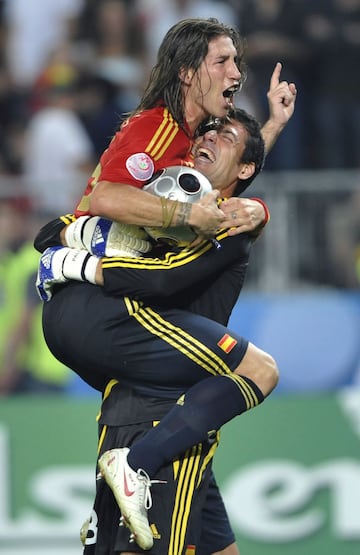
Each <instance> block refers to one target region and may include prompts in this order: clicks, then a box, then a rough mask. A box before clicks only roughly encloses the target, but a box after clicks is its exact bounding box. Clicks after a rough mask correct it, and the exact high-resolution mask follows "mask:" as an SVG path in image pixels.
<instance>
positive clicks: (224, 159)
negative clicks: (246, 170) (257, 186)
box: [194, 120, 248, 196]
mask: <svg viewBox="0 0 360 555" xmlns="http://www.w3.org/2000/svg"><path fill="white" fill-rule="evenodd" d="M247 136H248V134H247V131H246V129H245V128H244V127H243V126H242V124H241V123H239V122H238V121H234V120H232V121H231V122H229V123H226V124H224V125H222V126H220V127H219V128H218V129H212V130H210V131H207V132H205V134H204V135H202V136H201V137H199V138H198V139H197V140H196V144H195V147H194V156H195V168H196V169H197V170H199V171H201V172H202V173H203V174H204V175H206V177H207V178H208V179H209V180H210V181H211V184H212V186H213V188H214V189H219V190H220V191H221V193H222V194H223V195H224V196H231V194H232V192H233V189H234V188H235V186H236V183H237V179H238V177H239V176H240V172H241V169H242V167H243V164H242V162H241V157H242V155H243V152H244V149H245V143H246V140H247Z"/></svg>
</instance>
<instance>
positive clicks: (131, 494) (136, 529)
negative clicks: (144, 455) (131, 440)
mask: <svg viewBox="0 0 360 555" xmlns="http://www.w3.org/2000/svg"><path fill="white" fill-rule="evenodd" d="M128 452H129V449H128V448H127V447H126V448H122V449H110V451H106V452H105V453H104V454H103V455H102V456H101V457H100V459H99V469H100V473H101V475H102V476H103V477H104V478H105V480H106V483H107V484H108V486H109V487H110V489H111V490H112V492H113V494H114V496H115V499H116V501H117V504H118V505H119V508H120V511H121V515H122V519H121V521H120V522H121V523H125V525H126V526H127V527H128V528H129V529H130V532H131V539H134V540H135V541H136V543H137V544H138V545H139V546H140V547H141V548H142V549H151V548H152V546H153V543H154V538H153V534H152V531H151V528H150V526H149V521H148V518H147V511H148V509H150V507H151V505H152V500H151V494H150V487H151V480H150V478H149V476H148V475H147V474H146V472H145V471H144V470H142V469H141V468H139V469H138V470H137V471H135V470H133V469H132V468H131V467H130V466H129V465H128V462H127V454H128Z"/></svg>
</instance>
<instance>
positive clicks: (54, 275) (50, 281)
mask: <svg viewBox="0 0 360 555" xmlns="http://www.w3.org/2000/svg"><path fill="white" fill-rule="evenodd" d="M98 262H99V259H98V258H97V257H96V256H92V255H91V254H89V253H88V252H87V251H85V250H79V249H70V248H69V247H49V248H48V249H46V251H45V252H44V253H43V254H42V255H41V257H40V262H39V268H38V273H37V278H36V289H37V292H38V295H39V297H40V298H41V299H42V300H43V301H50V299H51V297H52V296H53V291H54V288H55V287H56V286H59V285H62V284H64V283H66V282H67V281H69V280H71V279H74V280H77V281H87V282H89V283H93V284H95V274H96V268H97V264H98Z"/></svg>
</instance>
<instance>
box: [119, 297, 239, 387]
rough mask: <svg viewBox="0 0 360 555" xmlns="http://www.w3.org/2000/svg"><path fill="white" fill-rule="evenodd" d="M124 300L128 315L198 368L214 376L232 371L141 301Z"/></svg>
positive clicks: (193, 338)
mask: <svg viewBox="0 0 360 555" xmlns="http://www.w3.org/2000/svg"><path fill="white" fill-rule="evenodd" d="M124 301H125V305H126V307H127V310H128V312H129V315H130V316H133V317H134V318H135V319H136V320H137V321H138V323H139V324H140V325H141V326H143V327H144V328H145V329H147V330H148V331H149V333H151V334H153V335H155V336H157V337H159V338H160V339H162V340H163V341H165V342H166V343H168V344H169V345H171V346H172V347H173V348H174V349H176V350H178V351H179V352H181V353H182V354H183V355H184V356H186V357H187V358H189V359H190V360H192V361H193V362H195V364H197V365H198V366H200V368H202V369H203V370H205V371H206V372H209V374H212V375H214V376H217V375H224V374H225V375H228V374H231V373H232V371H231V369H230V368H229V366H228V365H227V364H226V363H225V362H224V361H223V360H222V359H221V358H220V357H219V356H218V355H216V354H215V353H214V351H212V350H211V349H209V348H208V347H207V346H206V345H204V343H202V342H201V341H199V340H198V339H196V338H195V337H193V336H192V335H190V334H189V333H187V332H186V331H185V330H184V329H182V328H180V327H178V326H175V325H174V324H172V323H171V322H169V321H168V320H166V319H164V318H163V317H162V316H161V315H160V314H158V313H157V312H156V311H155V310H153V309H152V308H151V307H144V306H143V303H139V302H138V301H132V299H130V298H129V297H125V298H124Z"/></svg>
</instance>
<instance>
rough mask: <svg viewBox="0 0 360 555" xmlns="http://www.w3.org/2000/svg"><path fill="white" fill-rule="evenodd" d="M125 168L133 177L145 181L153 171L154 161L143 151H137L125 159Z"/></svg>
mask: <svg viewBox="0 0 360 555" xmlns="http://www.w3.org/2000/svg"><path fill="white" fill-rule="evenodd" d="M126 169H127V171H128V172H129V174H130V175H131V176H132V177H133V178H134V179H137V180H138V181H147V180H148V179H150V177H152V175H153V173H154V163H153V161H152V159H151V158H150V156H149V155H148V154H146V153H145V152H137V153H136V154H132V155H131V156H129V158H128V159H127V160H126Z"/></svg>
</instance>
